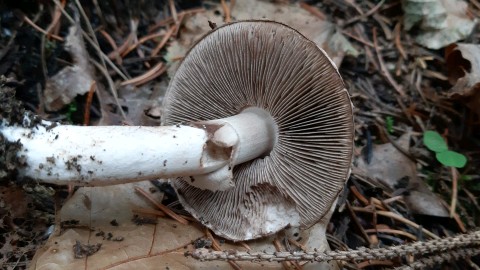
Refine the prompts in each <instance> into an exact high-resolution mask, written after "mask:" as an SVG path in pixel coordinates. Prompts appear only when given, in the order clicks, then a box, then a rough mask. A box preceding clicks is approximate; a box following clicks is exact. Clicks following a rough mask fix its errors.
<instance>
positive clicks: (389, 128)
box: [385, 116, 393, 134]
mask: <svg viewBox="0 0 480 270" xmlns="http://www.w3.org/2000/svg"><path fill="white" fill-rule="evenodd" d="M385 125H386V127H387V131H388V133H390V134H392V133H393V117H391V116H387V117H386V118H385Z"/></svg>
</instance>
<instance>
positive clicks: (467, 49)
mask: <svg viewBox="0 0 480 270" xmlns="http://www.w3.org/2000/svg"><path fill="white" fill-rule="evenodd" d="M446 60H447V69H448V79H449V81H450V83H451V84H453V87H452V89H450V91H449V92H448V96H449V97H453V98H457V97H462V98H464V99H465V100H466V105H467V106H468V107H469V108H470V109H471V110H472V111H474V112H475V113H476V114H477V115H478V116H479V117H480V45H476V44H463V43H458V44H455V45H452V46H450V47H449V48H447V50H446Z"/></svg>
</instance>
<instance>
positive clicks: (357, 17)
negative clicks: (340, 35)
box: [343, 0, 385, 27]
mask: <svg viewBox="0 0 480 270" xmlns="http://www.w3.org/2000/svg"><path fill="white" fill-rule="evenodd" d="M384 2H385V0H382V1H380V2H379V3H378V4H377V5H375V6H374V7H373V8H372V9H370V10H369V11H368V12H367V13H364V14H362V15H360V16H356V17H353V18H351V19H350V20H348V21H347V22H345V24H344V25H343V27H345V26H346V25H349V24H352V23H354V22H356V21H358V20H363V19H366V18H367V17H369V16H371V15H372V14H374V13H375V12H377V10H378V9H379V8H380V7H382V5H383V3H384Z"/></svg>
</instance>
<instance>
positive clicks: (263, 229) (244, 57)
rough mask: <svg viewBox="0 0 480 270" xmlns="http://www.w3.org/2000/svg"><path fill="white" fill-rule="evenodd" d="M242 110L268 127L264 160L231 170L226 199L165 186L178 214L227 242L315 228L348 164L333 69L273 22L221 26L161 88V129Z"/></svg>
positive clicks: (344, 119) (348, 142)
mask: <svg viewBox="0 0 480 270" xmlns="http://www.w3.org/2000/svg"><path fill="white" fill-rule="evenodd" d="M251 106H255V107H259V108H262V109H264V110H265V111H267V112H268V113H270V114H271V116H272V117H273V119H274V120H275V121H276V124H277V127H278V134H277V135H278V138H277V142H276V143H275V145H274V146H273V149H272V150H271V152H270V154H269V155H267V156H264V157H261V158H257V159H254V160H251V161H248V162H245V163H242V164H239V165H237V166H236V167H235V168H234V169H233V181H234V183H235V187H234V188H232V189H229V190H227V191H216V192H213V191H209V190H202V189H198V188H196V187H193V186H191V185H189V184H188V181H186V180H187V179H185V180H183V178H180V179H177V180H175V181H172V185H173V187H174V188H175V189H176V191H177V194H178V196H179V200H180V201H181V203H182V204H183V206H184V207H185V209H186V210H187V211H189V212H190V213H191V214H192V215H193V216H194V217H196V218H197V219H198V220H200V221H201V222H202V223H203V224H204V225H206V226H207V227H209V228H210V229H212V230H213V231H214V232H215V233H216V234H217V235H220V236H222V237H225V238H227V239H231V240H234V241H242V240H249V239H254V238H258V237H262V236H266V235H270V234H273V233H276V232H278V231H279V230H281V229H283V228H285V227H287V226H288V225H292V226H300V228H308V227H310V226H312V225H313V224H315V223H316V222H317V221H319V220H320V219H321V218H322V217H323V216H325V215H326V214H327V213H328V211H329V210H330V208H331V207H332V205H333V204H334V202H335V200H336V198H337V196H338V194H339V192H340V191H341V190H342V189H343V187H344V184H345V182H346V180H347V179H348V177H349V174H350V165H351V161H352V152H353V136H354V125H353V113H352V104H351V101H350V97H349V95H348V92H347V90H346V89H345V85H344V83H343V81H342V78H341V77H340V75H339V73H338V71H337V68H336V67H335V64H333V62H332V61H331V60H330V59H329V58H328V56H327V55H326V54H325V52H324V51H323V50H322V49H320V48H319V47H318V46H317V45H316V44H315V43H314V42H312V41H310V40H308V39H307V38H306V37H304V36H303V35H302V34H300V33H299V32H297V31H296V30H294V29H292V28H290V27H288V26H286V25H284V24H281V23H277V22H272V21H258V20H249V21H239V22H235V23H230V24H226V25H224V26H221V27H218V28H216V29H214V30H212V31H211V32H210V33H208V34H207V35H205V36H204V37H203V38H202V39H201V40H200V41H198V42H197V43H196V44H195V45H194V46H193V48H191V49H190V51H189V52H188V53H187V54H186V56H185V58H184V59H183V62H182V63H181V65H180V66H179V68H178V70H177V72H176V73H175V75H174V77H173V78H172V80H171V82H170V85H169V88H168V91H167V94H166V96H165V101H164V113H163V115H162V124H164V125H173V124H177V123H180V122H183V123H185V122H197V121H206V120H213V119H219V118H225V117H229V116H232V115H236V114H238V113H240V112H241V111H242V110H243V109H245V108H247V107H251Z"/></svg>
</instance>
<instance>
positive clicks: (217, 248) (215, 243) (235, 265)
mask: <svg viewBox="0 0 480 270" xmlns="http://www.w3.org/2000/svg"><path fill="white" fill-rule="evenodd" d="M205 235H206V236H207V238H208V239H210V240H212V248H213V250H215V251H222V248H221V247H220V243H218V241H217V239H215V238H214V237H213V235H212V233H211V232H210V230H209V229H208V228H205ZM228 263H229V264H230V265H231V266H232V268H233V269H235V270H241V269H242V267H240V265H238V263H236V262H234V261H231V260H228Z"/></svg>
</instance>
